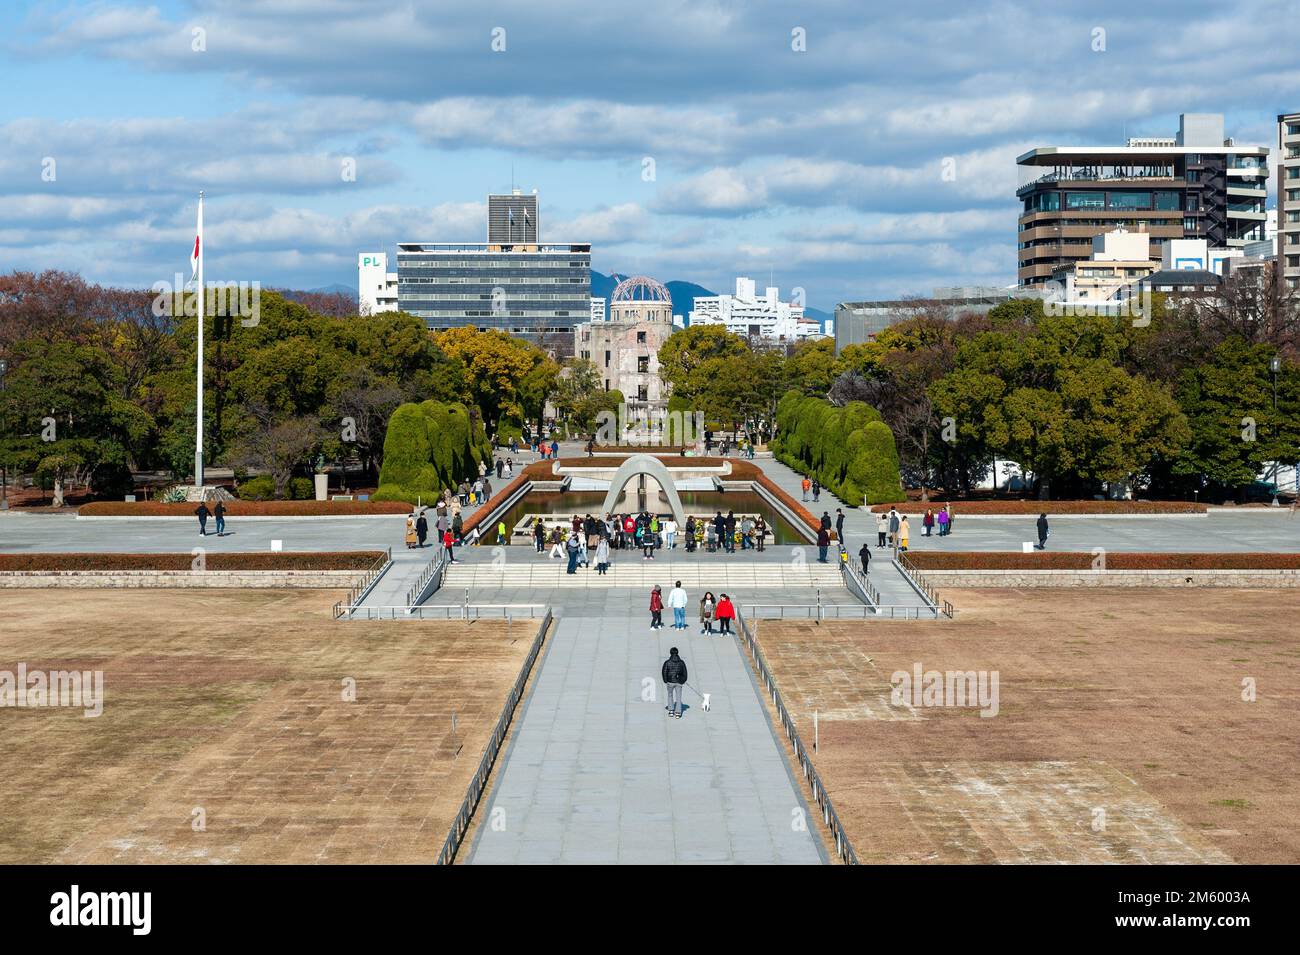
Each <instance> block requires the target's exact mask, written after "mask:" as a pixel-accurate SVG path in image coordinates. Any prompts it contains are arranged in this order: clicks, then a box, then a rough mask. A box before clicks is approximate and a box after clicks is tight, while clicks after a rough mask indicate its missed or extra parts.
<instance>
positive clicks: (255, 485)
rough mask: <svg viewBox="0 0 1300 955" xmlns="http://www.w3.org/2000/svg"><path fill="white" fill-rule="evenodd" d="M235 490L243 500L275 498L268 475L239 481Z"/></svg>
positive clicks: (272, 481) (272, 482)
mask: <svg viewBox="0 0 1300 955" xmlns="http://www.w3.org/2000/svg"><path fill="white" fill-rule="evenodd" d="M236 490H237V491H238V492H239V497H240V499H241V500H244V501H270V500H274V499H275V481H274V480H272V479H271V478H270V477H269V476H268V475H261V476H260V477H255V478H249V479H248V480H247V481H244V482H243V483H241V484H240V485H239V487H238V488H237V489H236ZM168 503H171V502H170V501H169V502H168ZM196 506H197V505H196Z"/></svg>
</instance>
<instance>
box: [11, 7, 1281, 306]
mask: <svg viewBox="0 0 1300 955" xmlns="http://www.w3.org/2000/svg"><path fill="white" fill-rule="evenodd" d="M1059 6H1060V5H1056V4H1047V3H1041V2H1039V3H1032V2H1025V3H997V2H995V3H984V4H981V3H928V4H925V5H923V6H922V7H917V6H913V5H902V4H888V5H886V4H878V3H870V4H864V3H831V2H811V3H799V4H788V3H786V4H780V3H769V2H764V0H751V2H744V3H741V2H735V3H718V2H708V0H702V2H700V0H696V2H681V3H678V2H664V3H654V4H651V3H627V2H621V0H614V2H611V0H606V2H604V3H599V4H595V3H576V2H570V0H548V2H546V3H537V2H536V0H532V2H527V3H524V2H518V3H493V2H482V3H475V4H465V3H424V2H401V0H398V2H393V3H375V2H366V0H262V2H257V3H246V2H234V0H195V2H164V3H154V4H142V5H134V4H130V3H112V4H110V3H98V2H91V3H65V2H40V3H16V4H15V3H10V4H6V5H4V6H3V7H0V37H3V39H0V45H2V46H3V53H2V54H0V82H3V88H4V89H5V90H6V96H5V97H4V100H3V102H2V103H0V271H9V270H12V269H46V268H61V269H68V270H72V271H78V272H81V273H82V274H83V275H85V276H86V277H87V278H88V279H90V280H93V281H99V282H105V283H111V284H117V285H137V286H148V285H150V284H152V283H153V282H155V281H159V280H166V279H170V278H171V277H172V276H173V275H174V273H175V272H176V271H178V270H183V269H185V268H186V264H187V259H188V248H189V242H190V240H191V236H192V233H193V223H194V205H195V197H196V194H197V191H198V190H199V189H200V188H202V189H205V190H206V192H207V195H208V196H209V201H208V202H207V205H206V219H207V224H208V229H207V236H208V259H207V267H208V275H209V277H211V278H221V279H226V280H238V281H253V280H257V281H260V282H261V283H262V284H263V285H264V286H292V287H302V288H307V287H316V286H321V285H328V284H332V283H336V282H341V283H346V284H349V285H351V284H354V283H355V280H356V253H357V252H359V251H362V250H365V251H374V250H379V251H388V252H390V253H391V252H393V251H395V249H394V246H395V244H396V243H397V242H398V241H403V240H422V241H459V240H474V241H481V239H482V235H483V228H484V227H483V219H484V208H483V207H484V196H485V195H486V194H487V193H488V192H490V191H498V190H505V189H508V188H509V186H510V184H511V174H512V168H513V176H514V181H515V183H516V184H517V185H518V186H520V187H522V188H524V189H525V190H528V191H531V190H532V189H533V188H536V189H538V190H539V192H540V195H541V207H542V213H541V223H542V237H543V239H551V240H555V241H589V242H591V243H592V244H593V265H594V267H595V268H597V269H600V270H601V271H605V272H609V271H614V270H617V271H619V272H634V271H635V272H645V273H648V274H650V275H653V276H655V277H657V278H659V279H662V280H665V281H666V280H669V279H683V280H689V281H694V282H698V283H700V284H702V285H705V286H708V287H711V288H715V289H727V288H729V287H730V286H731V284H732V281H733V278H734V276H735V275H737V274H748V275H751V276H753V277H754V278H756V279H758V280H759V281H760V284H762V283H764V282H766V280H767V279H768V277H769V276H771V277H772V278H773V279H774V281H775V282H776V283H777V284H778V285H779V286H781V288H782V290H783V292H788V290H789V289H790V288H792V287H795V286H798V287H801V288H803V289H805V290H806V295H807V301H808V303H809V304H810V305H813V306H816V307H819V308H824V309H830V308H832V307H833V306H834V304H835V302H837V301H841V300H845V299H870V298H888V297H896V296H902V295H908V294H925V293H928V292H929V290H930V289H931V288H933V287H934V286H938V285H968V284H1003V285H1004V284H1008V283H1010V282H1012V281H1013V280H1014V275H1015V217H1016V210H1017V206H1016V202H1015V198H1014V193H1015V188H1016V185H1017V174H1016V168H1015V164H1014V159H1015V156H1016V155H1018V154H1019V153H1021V152H1023V151H1024V150H1025V149H1027V148H1030V147H1032V146H1036V145H1045V144H1052V143H1059V144H1068V143H1106V142H1120V141H1122V140H1123V138H1124V137H1125V136H1126V135H1172V134H1173V132H1174V131H1175V129H1176V127H1177V116H1178V113H1180V112H1184V111H1186V112H1222V113H1224V114H1225V116H1226V126H1227V133H1228V135H1230V136H1234V137H1236V139H1237V141H1238V142H1243V143H1260V144H1264V145H1275V143H1276V130H1275V125H1274V120H1275V117H1276V114H1277V113H1278V112H1283V111H1288V110H1295V109H1297V108H1300V59H1297V57H1296V56H1295V50H1296V46H1295V38H1294V37H1293V36H1290V35H1289V34H1286V33H1284V32H1282V31H1281V30H1280V25H1281V24H1285V23H1291V24H1295V23H1297V22H1300V0H1285V2H1271V0H1255V2H1243V3H1238V4H1233V5H1230V6H1225V5H1224V4H1222V3H1208V2H1200V0H1187V2H1184V3H1180V4H1177V5H1174V4H1144V5H1140V4H1133V3H1131V2H1125V3H1118V2H1110V0H1098V2H1093V3H1090V4H1087V5H1082V4H1080V5H1072V7H1071V8H1070V9H1058V7H1059ZM922 11H924V12H923V13H922ZM196 31H201V32H197V33H196ZM499 31H504V33H503V34H502V33H501V32H499ZM798 31H802V32H801V33H799V32H798ZM1099 31H1101V32H1099ZM796 34H798V35H800V36H802V37H803V38H804V44H803V45H804V47H805V48H804V49H803V50H796V49H794V48H793V47H794V46H797V45H799V44H798V43H797V42H796ZM494 35H495V36H496V37H498V38H500V37H502V36H503V37H504V47H505V48H504V50H500V51H494V50H493V38H494ZM196 36H197V37H200V38H201V39H202V41H203V42H201V43H196ZM1284 39H1285V42H1284ZM196 45H197V46H201V47H203V49H199V50H196V49H194V47H195V46H196ZM498 45H499V44H498ZM1099 47H1101V48H1099ZM948 158H951V159H952V160H953V162H954V164H955V165H954V168H955V170H956V176H955V178H954V179H952V180H951V181H946V180H945V179H944V178H943V176H942V169H943V164H944V161H945V159H948ZM47 159H53V160H54V164H53V169H54V178H53V180H52V181H50V180H47V179H45V178H43V177H42V169H43V168H48V165H49V164H48V163H46V160H47ZM647 159H652V160H653V168H654V176H653V178H652V179H648V178H647V177H646V176H645V175H644V174H643V170H644V169H645V168H646V160H647ZM347 160H353V161H354V162H355V166H356V173H357V174H356V179H355V181H346V180H345V179H344V177H343V175H342V169H343V164H344V163H345V161H347Z"/></svg>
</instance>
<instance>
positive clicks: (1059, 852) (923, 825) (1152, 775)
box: [758, 589, 1300, 863]
mask: <svg viewBox="0 0 1300 955" xmlns="http://www.w3.org/2000/svg"><path fill="white" fill-rule="evenodd" d="M944 596H945V598H947V599H950V600H952V602H953V603H954V604H955V605H956V606H957V607H958V609H959V612H958V616H957V619H956V620H954V621H951V622H922V623H917V622H902V621H899V622H896V623H889V622H882V623H870V624H865V625H864V624H861V623H858V624H853V623H848V622H842V623H841V622H832V623H823V624H822V625H821V626H820V627H818V626H815V625H813V624H811V623H802V622H800V623H795V622H777V621H764V622H761V623H760V625H759V632H758V638H759V642H760V644H761V646H762V647H763V650H764V653H765V654H766V655H767V657H768V660H769V662H770V664H771V666H772V668H773V670H774V671H775V674H776V678H777V682H778V684H779V685H780V687H781V689H782V692H783V693H784V694H785V696H786V700H787V705H788V706H789V707H790V708H791V710H792V711H793V712H794V714H795V719H796V720H797V722H798V725H799V730H800V733H801V735H803V737H804V739H805V742H806V743H808V744H809V745H811V743H812V713H813V711H814V710H816V711H817V712H818V716H819V722H820V738H821V748H820V750H819V752H817V753H816V754H815V756H814V762H815V765H816V766H817V768H818V771H819V772H820V773H821V774H822V776H823V779H824V781H825V783H826V786H827V789H828V790H829V792H830V795H831V798H832V800H833V802H834V804H835V807H836V809H837V811H838V812H839V814H840V817H841V819H842V820H843V822H844V824H845V826H846V828H847V829H848V832H849V837H850V839H851V840H852V842H853V844H854V847H855V849H856V850H857V852H858V855H859V858H860V859H861V860H862V861H864V862H937V863H952V862H970V863H993V862H1000V863H1017V862H1085V863H1086V862H1138V863H1140V862H1230V861H1235V862H1243V863H1297V862H1300V822H1298V821H1297V820H1300V775H1298V774H1297V768H1296V767H1297V759H1298V758H1300V635H1297V631H1296V627H1295V622H1296V618H1297V615H1298V614H1300V595H1297V594H1295V593H1293V592H1286V591H1254V590H1251V591H1227V590H1210V589H1206V590H1180V591H1177V592H1169V591H1159V590H1152V591H1133V590H1113V591H1106V590H1100V591H1094V590H1088V591H1075V590H1041V591H1040V590H1034V591H1014V590H979V591H975V590H965V591H963V590H951V591H945V592H944ZM918 662H919V663H921V664H922V665H923V667H924V669H925V670H939V671H948V670H960V671H969V670H976V671H979V670H990V671H991V670H996V671H998V674H999V678H1000V685H999V696H1000V711H999V713H998V715H997V716H995V717H992V718H982V717H980V716H979V711H978V709H975V708H964V709H963V708H935V707H928V706H925V707H919V708H910V707H900V706H895V705H893V701H892V700H891V694H890V690H891V683H890V680H891V676H892V674H893V673H894V671H896V670H906V671H909V672H910V671H912V669H913V666H914V664H915V663H918ZM1246 678H1250V679H1253V680H1254V681H1255V686H1256V692H1257V698H1256V700H1255V701H1254V702H1247V701H1245V700H1243V698H1242V693H1243V680H1244V679H1246Z"/></svg>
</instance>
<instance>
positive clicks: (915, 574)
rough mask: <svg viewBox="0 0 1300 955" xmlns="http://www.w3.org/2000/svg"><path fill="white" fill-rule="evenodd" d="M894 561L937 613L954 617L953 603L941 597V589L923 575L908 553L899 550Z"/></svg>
mask: <svg viewBox="0 0 1300 955" xmlns="http://www.w3.org/2000/svg"><path fill="white" fill-rule="evenodd" d="M894 563H896V564H897V565H898V569H899V570H901V571H902V572H903V574H904V575H905V576H906V577H907V579H908V580H909V581H911V583H912V586H914V587H916V589H917V590H919V591H920V592H921V596H922V597H923V598H924V599H925V600H926V601H928V602H929V604H930V606H931V607H932V608H933V609H934V610H935V611H936V615H937V614H938V613H942V614H943V615H944V616H945V617H948V618H949V619H951V618H952V615H953V606H952V604H951V603H949V602H948V601H946V600H941V599H940V598H939V591H937V590H935V589H934V586H933V585H932V584H930V583H929V582H928V581H926V579H925V578H924V577H923V576H921V571H920V568H918V567H917V566H916V565H915V564H914V563H912V562H911V560H909V559H908V557H907V555H906V554H904V553H903V552H902V551H899V552H898V553H897V554H895V555H894Z"/></svg>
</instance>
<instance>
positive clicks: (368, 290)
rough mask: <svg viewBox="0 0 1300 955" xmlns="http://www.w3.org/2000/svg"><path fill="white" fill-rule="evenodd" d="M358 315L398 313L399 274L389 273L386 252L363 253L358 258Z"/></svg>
mask: <svg viewBox="0 0 1300 955" xmlns="http://www.w3.org/2000/svg"><path fill="white" fill-rule="evenodd" d="M357 303H358V310H357V311H358V314H360V315H374V314H376V313H378V312H395V311H397V273H396V272H390V271H388V255H387V254H386V253H384V252H362V253H360V254H359V255H358V256H357Z"/></svg>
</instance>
